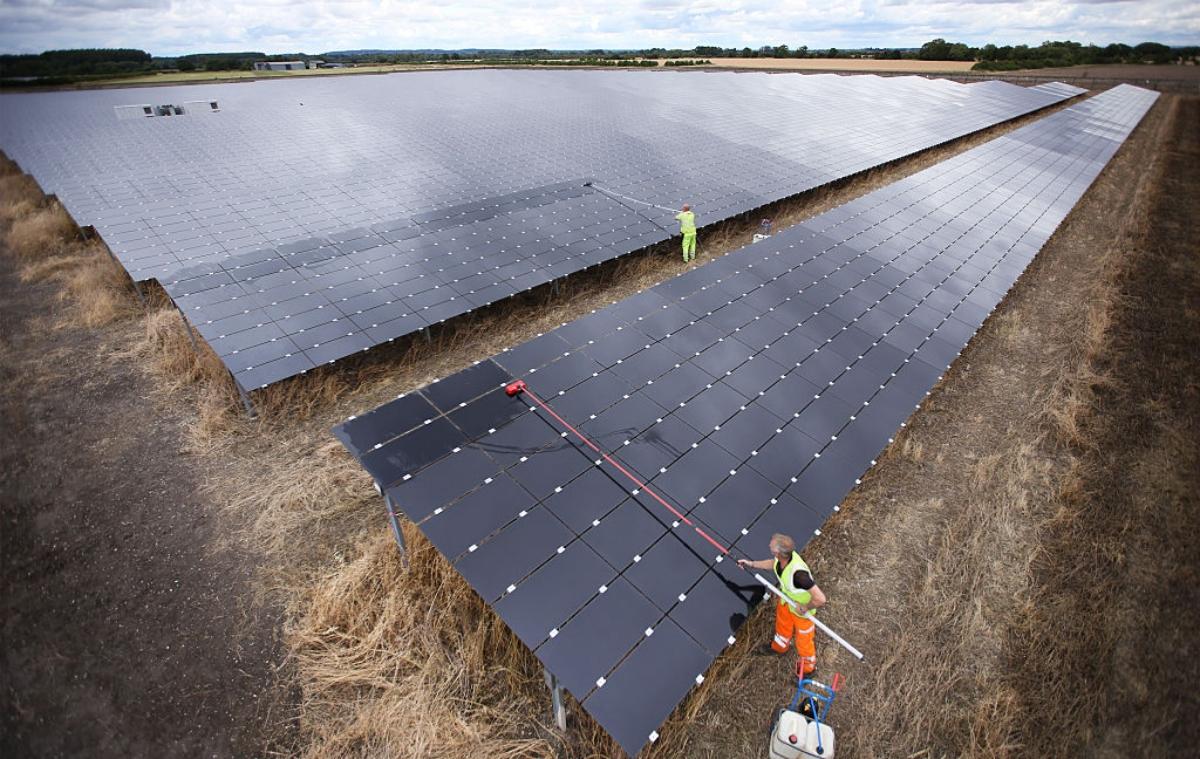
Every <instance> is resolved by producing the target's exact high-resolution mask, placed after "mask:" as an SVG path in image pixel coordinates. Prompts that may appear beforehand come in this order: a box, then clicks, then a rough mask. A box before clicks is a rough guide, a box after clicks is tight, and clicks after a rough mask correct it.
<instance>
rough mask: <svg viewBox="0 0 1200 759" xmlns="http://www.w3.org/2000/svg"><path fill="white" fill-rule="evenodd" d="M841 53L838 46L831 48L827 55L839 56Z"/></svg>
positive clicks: (831, 56)
mask: <svg viewBox="0 0 1200 759" xmlns="http://www.w3.org/2000/svg"><path fill="white" fill-rule="evenodd" d="M839 55H840V53H839V52H838V49H837V48H836V47H831V48H829V52H828V53H826V56H828V57H830V58H837V57H838V56H839Z"/></svg>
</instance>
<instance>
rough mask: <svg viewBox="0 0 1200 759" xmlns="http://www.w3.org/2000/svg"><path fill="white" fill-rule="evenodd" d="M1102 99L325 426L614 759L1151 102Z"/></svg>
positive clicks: (1122, 93)
mask: <svg viewBox="0 0 1200 759" xmlns="http://www.w3.org/2000/svg"><path fill="white" fill-rule="evenodd" d="M1155 97H1156V96H1155V94H1154V93H1150V92H1147V91H1144V90H1139V89H1137V88H1132V87H1119V88H1116V89H1114V90H1110V91H1108V92H1106V93H1104V94H1102V95H1100V96H1097V97H1095V98H1092V99H1091V100H1088V101H1085V102H1083V103H1080V104H1078V105H1076V106H1074V107H1072V108H1069V109H1067V110H1065V111H1062V112H1059V113H1057V114H1054V115H1052V116H1050V117H1047V118H1045V119H1043V120H1041V121H1038V122H1036V123H1034V124H1031V125H1028V126H1026V127H1023V128H1021V129H1019V130H1017V131H1014V132H1013V133H1011V134H1009V135H1006V136H1004V137H1001V138H999V139H997V140H993V141H991V142H989V143H986V144H985V145H982V146H980V147H977V148H974V149H972V150H970V151H967V152H965V153H963V154H961V155H959V156H957V157H955V158H953V159H951V160H949V161H946V162H943V163H941V164H938V165H936V166H934V167H932V168H930V169H928V170H926V171H923V172H920V173H918V174H916V175H913V176H912V177H909V178H907V179H905V180H902V181H900V182H897V183H894V184H892V185H889V186H887V187H885V188H882V189H880V190H878V191H876V192H874V193H871V194H870V195H868V196H865V197H863V198H861V199H859V200H857V201H854V202H852V203H849V204H846V205H844V206H841V207H839V208H837V209H834V210H832V211H830V212H828V213H826V214H823V215H821V216H819V217H816V218H814V219H812V220H811V221H809V222H805V223H804V224H801V225H798V226H796V227H794V228H792V229H789V230H787V231H786V232H783V233H780V234H778V235H776V236H774V237H772V238H770V239H768V240H766V241H763V242H760V243H757V244H755V245H752V246H749V247H747V248H744V249H742V250H740V251H737V252H735V253H732V254H730V255H729V256H726V257H724V258H722V259H719V260H716V261H713V262H712V263H709V264H707V265H705V266H702V267H699V268H697V269H695V270H693V271H691V272H688V273H687V274H685V275H683V276H681V277H678V278H676V279H674V280H671V281H669V282H666V283H663V284H661V285H659V286H657V287H655V288H652V289H650V290H647V291H645V292H642V293H640V294H638V295H636V296H634V297H632V298H630V299H627V300H625V301H622V302H620V303H617V304H614V305H612V306H610V307H608V308H605V309H602V310H599V311H596V312H594V313H592V314H590V315H588V316H586V317H584V318H581V319H579V320H577V321H574V322H571V323H569V324H566V325H563V326H562V327H561V328H559V329H556V330H554V331H553V332H550V333H547V334H545V335H542V336H539V337H538V338H536V339H534V340H531V341H529V342H527V343H524V344H522V345H520V346H517V347H515V348H513V349H511V350H509V351H505V352H504V353H502V354H500V355H498V356H496V357H494V358H493V359H490V360H487V361H484V362H481V363H479V364H477V365H475V366H473V367H471V368H469V369H467V370H465V371H463V372H460V373H458V374H455V375H452V376H450V377H447V378H445V379H443V380H441V381H439V382H436V383H434V384H432V385H430V386H428V387H426V388H424V389H422V390H421V391H419V392H418V393H415V394H412V395H407V396H403V397H401V398H399V399H397V400H396V401H394V402H392V403H389V404H386V405H384V406H382V407H380V408H379V409H376V410H375V411H372V412H370V413H367V414H364V415H361V416H359V417H356V418H353V419H351V420H348V421H347V422H346V423H345V424H343V425H341V426H339V427H338V428H337V429H336V430H335V433H336V434H337V435H338V437H339V438H340V439H341V440H342V441H343V442H344V444H345V445H346V446H347V448H348V449H350V450H351V452H352V453H354V454H355V456H357V457H358V458H359V459H360V461H361V462H362V464H363V466H364V467H365V468H366V469H367V471H369V472H370V473H371V475H372V477H373V478H374V479H375V480H376V482H377V483H378V484H379V486H380V487H381V489H382V490H383V491H384V492H385V493H386V494H387V497H388V501H389V504H391V505H392V507H394V508H396V509H397V510H399V511H401V512H402V513H404V514H406V515H408V517H409V518H410V519H412V520H413V521H415V522H417V523H418V525H419V527H420V529H421V530H422V531H423V532H424V533H425V535H426V536H427V537H428V538H429V539H430V540H431V541H432V542H433V543H434V544H435V545H436V546H437V547H438V549H439V550H440V551H442V552H443V553H444V554H446V556H447V557H449V558H450V559H451V560H452V561H453V562H454V563H455V566H456V568H457V569H458V570H459V571H460V572H461V573H462V574H463V576H464V577H465V578H466V579H467V580H468V582H470V583H471V585H472V587H474V588H475V589H476V590H477V591H478V592H479V593H480V595H481V596H483V597H484V598H485V599H486V600H487V601H488V602H489V603H492V604H493V605H494V606H495V608H496V610H497V612H498V613H499V614H500V615H501V617H502V618H503V619H504V620H505V622H506V624H508V625H509V626H510V627H511V628H512V629H513V630H514V632H516V633H517V634H518V636H520V637H521V639H522V640H523V641H525V642H526V643H527V644H528V645H529V646H530V647H531V648H532V649H533V650H534V651H535V653H536V654H537V655H538V657H539V658H540V659H541V660H542V661H543V663H544V664H545V665H546V666H547V668H548V669H549V670H550V671H551V672H554V673H555V674H556V675H557V676H558V677H559V678H560V679H561V680H562V682H563V683H564V684H565V685H566V687H567V688H568V689H569V690H571V692H572V693H573V694H575V695H576V697H577V698H579V699H580V700H581V701H582V703H583V706H584V708H585V709H586V710H587V711H588V712H589V713H590V714H592V715H593V717H595V718H596V719H597V721H598V722H599V723H600V724H601V725H602V726H604V727H605V729H606V730H608V731H609V732H610V734H612V735H613V736H614V737H615V738H616V739H617V740H618V742H620V743H621V744H622V746H624V747H625V749H626V750H627V751H628V752H629V753H630V754H635V753H637V751H638V750H639V749H640V748H641V746H642V745H643V744H644V743H645V742H646V741H647V740H651V739H653V737H654V736H655V735H656V733H655V732H654V731H655V730H656V729H657V727H658V726H659V725H660V724H661V722H662V720H663V719H665V718H666V716H667V715H668V714H669V713H670V712H671V711H672V710H673V708H674V706H675V705H676V704H677V703H678V701H679V700H680V699H682V698H683V696H685V695H686V694H687V692H688V691H689V690H690V689H691V687H693V685H694V684H695V683H696V682H698V681H699V680H700V679H702V676H703V672H704V670H705V669H706V668H707V666H708V664H709V663H710V662H711V661H712V659H713V657H715V656H716V655H717V654H719V653H720V651H721V650H722V649H723V648H724V646H726V645H728V643H729V642H730V641H732V639H733V638H732V636H733V635H734V633H735V632H736V630H737V628H738V626H739V625H740V624H741V622H742V621H743V620H744V618H745V615H746V614H747V613H748V610H749V604H750V603H752V602H753V601H754V600H755V598H756V589H755V583H754V582H753V581H752V579H751V578H750V577H748V576H747V575H746V574H745V573H743V572H741V571H740V570H738V569H736V568H735V567H734V565H733V562H732V561H729V560H722V556H721V555H720V554H719V551H718V550H717V549H716V548H715V547H714V546H712V545H710V544H708V543H707V542H706V541H704V540H703V539H701V538H700V537H699V536H697V535H696V534H695V533H694V532H692V531H690V530H688V529H686V528H685V527H681V526H680V525H679V523H678V520H676V519H675V518H673V517H672V516H671V515H670V514H669V512H667V511H666V510H664V509H663V508H662V507H661V506H660V505H659V504H657V503H655V501H654V499H653V497H650V496H648V495H647V493H646V490H645V489H644V488H642V487H640V486H639V485H637V484H636V483H634V482H633V481H631V480H630V479H628V478H627V477H626V476H625V475H623V474H622V473H621V472H619V471H617V470H615V469H614V468H613V467H612V466H610V465H609V464H608V463H607V462H605V461H603V460H601V459H600V456H599V455H598V454H597V453H596V452H595V451H593V450H591V449H589V448H588V447H587V446H586V445H584V444H582V443H581V442H580V440H579V438H576V437H575V436H574V435H573V434H572V433H571V432H570V431H568V430H566V429H564V428H563V426H562V425H561V424H559V423H558V422H557V421H556V420H554V419H552V418H550V417H549V416H547V415H546V414H545V412H543V411H541V410H539V408H538V406H537V405H536V404H535V403H530V402H529V399H528V398H509V397H508V396H507V395H506V394H505V393H504V391H503V385H504V384H505V383H507V382H508V381H510V380H512V379H513V378H518V377H519V378H523V379H525V380H526V381H527V382H528V384H529V387H530V389H531V390H532V392H533V393H535V394H536V395H537V396H538V397H539V398H541V399H544V400H545V401H546V402H548V403H549V404H550V405H551V406H552V407H553V409H554V411H555V412H556V413H557V414H559V415H561V416H562V417H563V418H564V419H565V420H567V421H568V422H569V423H570V424H572V425H574V426H576V427H577V428H578V430H579V431H580V432H582V433H583V435H585V436H587V438H589V439H590V440H592V441H594V442H595V444H596V445H597V446H598V447H599V448H600V449H601V450H603V451H605V452H610V453H611V454H612V455H613V456H614V457H615V459H616V460H617V461H619V462H620V464H621V465H622V467H624V468H625V469H627V470H629V472H630V473H631V474H633V475H634V476H636V477H637V478H638V479H639V480H641V481H643V482H648V483H649V488H651V489H653V490H654V491H655V492H657V493H659V494H661V495H663V496H665V497H667V498H668V500H669V501H670V502H671V503H672V504H674V506H675V507H676V508H677V509H678V510H679V511H680V512H682V513H684V514H686V515H687V516H688V518H689V519H691V520H692V521H694V522H696V523H698V524H700V525H701V526H703V527H704V528H705V529H706V530H707V531H708V532H709V533H711V534H712V535H713V536H715V537H716V538H717V539H718V540H719V541H721V542H724V543H725V544H726V545H730V546H732V549H733V551H734V553H735V555H738V556H750V557H754V558H758V557H759V556H760V555H761V554H763V553H764V552H765V546H766V542H767V539H768V538H769V536H770V535H771V534H772V533H773V532H776V531H781V532H787V533H789V534H792V535H794V536H795V537H796V538H797V541H798V543H800V544H803V543H804V542H806V541H807V539H808V538H809V537H811V535H813V534H814V533H815V532H816V531H817V530H818V529H819V527H820V525H821V523H822V522H823V521H824V519H825V518H827V517H828V516H829V514H831V513H832V512H833V511H834V510H836V509H837V507H838V504H839V503H840V501H841V500H842V498H843V497H844V496H845V494H846V493H847V492H848V491H849V490H850V489H851V488H852V487H853V486H854V484H855V482H856V481H857V479H858V478H859V477H860V476H861V475H862V473H863V472H864V471H865V470H866V469H867V468H869V467H870V466H871V464H872V463H873V460H874V458H875V457H876V456H877V455H878V454H879V452H880V451H881V450H883V448H885V447H886V445H887V444H888V442H889V440H890V438H891V437H892V436H893V435H894V434H895V431H896V430H897V429H898V428H899V427H900V426H901V425H902V423H903V422H904V420H905V419H906V418H907V417H908V416H909V414H911V413H912V411H913V409H914V407H915V406H916V405H917V404H918V403H919V402H920V400H921V399H922V398H923V397H924V396H925V395H926V394H927V392H928V391H929V390H930V389H931V388H932V386H933V385H934V384H935V383H936V382H937V381H938V379H939V377H940V375H941V374H942V373H943V372H944V370H945V368H946V367H947V366H948V365H949V364H950V363H951V362H952V361H953V360H954V358H955V356H956V355H957V354H958V352H959V351H960V350H961V349H962V347H963V346H964V345H965V344H966V343H967V341H969V340H970V338H971V337H972V335H973V334H974V332H975V331H976V330H977V329H978V327H979V326H980V325H981V324H982V322H983V321H984V320H985V319H986V317H987V315H988V313H989V312H990V311H991V310H992V308H994V307H995V305H996V304H997V303H998V302H999V301H1000V300H1001V299H1002V298H1003V296H1004V294H1005V292H1006V291H1007V290H1008V289H1009V288H1010V287H1011V285H1012V284H1013V283H1014V282H1015V280H1016V279H1017V277H1018V276H1019V275H1020V274H1021V272H1022V271H1023V270H1024V268H1025V266H1026V265H1027V264H1028V263H1029V262H1030V261H1031V260H1032V258H1033V256H1034V255H1035V254H1036V253H1037V251H1038V250H1039V249H1040V247H1041V246H1042V245H1043V244H1044V242H1045V241H1046V240H1047V239H1048V238H1049V236H1050V235H1051V234H1052V233H1053V231H1054V229H1055V228H1056V227H1057V226H1058V224H1059V223H1060V222H1061V220H1062V219H1063V218H1064V217H1065V216H1066V214H1067V213H1069V211H1070V210H1071V208H1072V207H1073V206H1074V204H1075V202H1076V201H1077V200H1078V199H1079V197H1080V196H1081V195H1082V194H1083V192H1084V191H1085V190H1086V189H1087V187H1088V186H1089V185H1090V183H1091V182H1092V181H1093V180H1094V178H1095V177H1096V175H1097V174H1098V173H1099V172H1100V171H1101V170H1102V169H1103V167H1104V165H1105V164H1106V163H1107V161H1108V159H1109V158H1110V157H1111V155H1112V154H1113V153H1114V152H1115V151H1116V149H1117V148H1118V147H1119V145H1120V143H1121V141H1122V140H1123V139H1124V138H1125V136H1126V135H1128V133H1129V132H1130V131H1131V130H1132V129H1133V127H1134V126H1136V124H1137V123H1138V121H1139V120H1140V119H1141V117H1142V115H1143V114H1144V113H1145V111H1146V110H1148V108H1149V107H1150V105H1152V104H1153V102H1154V99H1155Z"/></svg>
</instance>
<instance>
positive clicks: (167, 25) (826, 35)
mask: <svg viewBox="0 0 1200 759" xmlns="http://www.w3.org/2000/svg"><path fill="white" fill-rule="evenodd" d="M935 37H943V38H945V39H947V40H950V41H956V42H957V41H961V42H966V43H968V44H971V45H982V44H984V43H987V42H994V43H996V44H1001V45H1002V44H1020V43H1025V44H1032V45H1036V44H1038V43H1040V42H1042V41H1045V40H1049V39H1071V40H1075V41H1078V42H1083V43H1095V44H1098V45H1105V44H1108V43H1110V42H1125V43H1128V44H1137V43H1138V42H1145V41H1154V42H1163V43H1166V44H1173V45H1195V44H1200V2H1196V0H1063V1H1062V2H1046V1H1043V0H1035V1H1033V2H1010V1H1009V0H858V1H856V0H848V1H846V2H817V1H816V0H775V1H769V0H600V1H595V0H594V1H593V2H587V3H585V2H582V1H581V0H525V2H512V1H510V0H436V2H429V1H428V0H423V1H413V0H238V1H237V2H234V1H233V0H0V52H6V53H30V52H41V51H42V50H46V49H58V48H80V47H130V48H138V49H141V50H146V51H148V52H150V53H152V54H154V55H161V56H170V55H180V54H184V53H194V52H216V51H226V52H233V51H243V50H255V51H261V52H265V53H288V52H307V53H320V52H326V51H330V50H346V49H363V48H382V49H405V48H445V49H458V48H532V47H538V48H550V49H590V48H608V49H636V48H646V47H673V48H691V47H693V46H695V45H719V46H721V47H744V46H747V45H748V46H750V47H759V46H761V45H780V44H785V45H788V46H790V47H793V48H795V47H799V46H801V45H807V46H808V47H809V48H810V49H811V48H829V47H838V48H854V47H917V46H919V45H921V44H922V43H923V42H927V41H928V40H930V39H933V38H935Z"/></svg>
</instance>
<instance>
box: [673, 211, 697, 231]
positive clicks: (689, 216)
mask: <svg viewBox="0 0 1200 759" xmlns="http://www.w3.org/2000/svg"><path fill="white" fill-rule="evenodd" d="M675 219H676V221H678V222H679V231H680V232H681V233H683V234H685V235H694V234H696V214H694V213H692V212H691V211H680V212H679V213H677V214H675Z"/></svg>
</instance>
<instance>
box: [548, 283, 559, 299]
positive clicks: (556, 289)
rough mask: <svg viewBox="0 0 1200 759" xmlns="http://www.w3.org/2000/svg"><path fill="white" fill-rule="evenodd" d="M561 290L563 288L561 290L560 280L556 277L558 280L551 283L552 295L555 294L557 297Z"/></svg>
mask: <svg viewBox="0 0 1200 759" xmlns="http://www.w3.org/2000/svg"><path fill="white" fill-rule="evenodd" d="M560 292H561V290H560V288H559V286H558V280H557V279H556V280H554V281H553V282H551V283H550V293H551V294H552V295H554V296H555V297H558V294H559V293H560Z"/></svg>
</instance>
